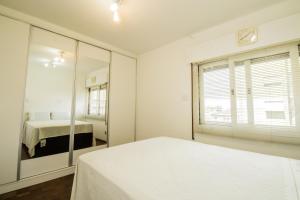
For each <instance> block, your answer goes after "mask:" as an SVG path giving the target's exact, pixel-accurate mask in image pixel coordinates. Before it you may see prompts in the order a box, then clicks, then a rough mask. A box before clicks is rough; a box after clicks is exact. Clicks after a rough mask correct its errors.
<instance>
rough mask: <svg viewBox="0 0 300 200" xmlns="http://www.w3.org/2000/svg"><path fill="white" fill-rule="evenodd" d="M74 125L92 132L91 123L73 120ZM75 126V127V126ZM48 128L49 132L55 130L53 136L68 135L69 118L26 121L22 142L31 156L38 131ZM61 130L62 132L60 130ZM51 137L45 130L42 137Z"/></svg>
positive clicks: (36, 142)
mask: <svg viewBox="0 0 300 200" xmlns="http://www.w3.org/2000/svg"><path fill="white" fill-rule="evenodd" d="M75 126H81V127H83V130H84V131H85V132H93V124H92V123H90V122H84V121H75ZM76 128H77V127H76ZM76 128H75V130H76ZM44 129H46V130H47V129H48V131H49V130H52V131H50V132H56V133H57V134H56V135H53V136H54V137H55V136H62V135H68V134H69V129H70V120H46V121H27V122H25V127H24V136H23V144H25V145H26V147H27V148H28V153H29V155H30V156H31V157H32V156H34V154H35V151H34V149H35V146H36V145H37V144H38V143H39V142H40V140H41V137H40V131H41V130H44ZM61 131H63V132H61ZM48 137H51V133H49V136H47V132H46V133H44V134H43V137H42V139H44V138H48Z"/></svg>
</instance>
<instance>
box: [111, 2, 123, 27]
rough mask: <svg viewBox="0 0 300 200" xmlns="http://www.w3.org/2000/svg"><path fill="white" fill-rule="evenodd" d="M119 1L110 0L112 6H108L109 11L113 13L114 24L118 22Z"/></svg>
mask: <svg viewBox="0 0 300 200" xmlns="http://www.w3.org/2000/svg"><path fill="white" fill-rule="evenodd" d="M120 4H121V0H112V4H111V5H110V10H111V11H112V12H113V20H114V22H120V16H119V12H118V11H119V8H120Z"/></svg>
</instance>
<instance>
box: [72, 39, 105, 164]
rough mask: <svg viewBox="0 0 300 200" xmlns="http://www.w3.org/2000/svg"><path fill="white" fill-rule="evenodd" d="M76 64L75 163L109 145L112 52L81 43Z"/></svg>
mask: <svg viewBox="0 0 300 200" xmlns="http://www.w3.org/2000/svg"><path fill="white" fill-rule="evenodd" d="M77 56H78V58H77V65H76V100H75V102H76V106H75V123H74V124H75V129H74V133H75V134H74V138H73V140H74V142H73V149H74V151H73V152H72V153H73V164H76V161H77V158H78V156H79V155H81V154H83V153H86V152H88V151H93V150H96V149H100V148H105V147H107V139H108V137H107V135H108V133H107V110H108V109H107V107H108V98H107V97H108V88H109V85H108V84H109V63H110V52H109V51H106V50H103V49H100V48H97V47H95V46H91V45H88V44H85V43H82V42H79V44H78V55H77Z"/></svg>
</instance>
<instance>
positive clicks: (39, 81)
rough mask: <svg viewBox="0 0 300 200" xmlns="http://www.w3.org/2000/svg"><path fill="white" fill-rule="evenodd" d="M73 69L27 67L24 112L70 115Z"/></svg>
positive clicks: (39, 66) (41, 66) (40, 66)
mask: <svg viewBox="0 0 300 200" xmlns="http://www.w3.org/2000/svg"><path fill="white" fill-rule="evenodd" d="M73 83H74V67H73V68H72V67H60V66H59V67H57V68H55V69H54V68H50V67H49V68H45V67H44V66H43V65H29V66H28V70H27V81H26V98H25V112H49V113H50V112H65V113H71V104H72V91H73Z"/></svg>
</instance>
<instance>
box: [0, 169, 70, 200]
mask: <svg viewBox="0 0 300 200" xmlns="http://www.w3.org/2000/svg"><path fill="white" fill-rule="evenodd" d="M73 177H74V175H73V174H72V175H68V176H65V177H61V178H58V179H54V180H51V181H48V182H45V183H40V184H37V185H33V186H30V187H27V188H23V189H20V190H17V191H13V192H9V193H6V194H2V195H0V200H21V199H22V200H54V199H55V200H69V199H70V197H71V190H72V183H73Z"/></svg>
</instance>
